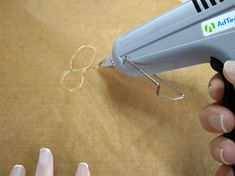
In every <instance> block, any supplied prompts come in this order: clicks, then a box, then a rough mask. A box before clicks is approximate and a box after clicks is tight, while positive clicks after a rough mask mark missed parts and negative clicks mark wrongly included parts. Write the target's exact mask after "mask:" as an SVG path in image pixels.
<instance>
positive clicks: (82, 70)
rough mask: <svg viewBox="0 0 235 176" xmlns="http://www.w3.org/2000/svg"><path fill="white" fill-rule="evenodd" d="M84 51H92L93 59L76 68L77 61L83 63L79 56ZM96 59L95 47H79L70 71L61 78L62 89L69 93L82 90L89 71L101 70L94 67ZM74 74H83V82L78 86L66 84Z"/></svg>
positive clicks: (73, 57)
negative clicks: (67, 79)
mask: <svg viewBox="0 0 235 176" xmlns="http://www.w3.org/2000/svg"><path fill="white" fill-rule="evenodd" d="M84 50H90V51H92V55H91V57H88V58H86V61H88V63H86V64H84V63H83V64H79V67H78V68H76V67H75V61H81V60H79V59H81V58H79V54H81V52H82V51H84ZM95 59H96V49H95V48H94V47H93V46H91V45H82V46H81V47H79V48H78V49H77V50H76V52H75V53H74V54H73V56H72V57H71V59H70V62H69V68H68V70H66V71H64V73H63V75H62V76H61V78H60V85H61V87H62V88H64V89H65V90H67V91H69V92H75V91H77V90H78V89H81V88H82V87H83V85H84V81H85V73H86V72H87V71H89V70H96V69H97V68H99V66H98V65H97V66H94V65H93V64H94V62H95ZM72 73H79V74H81V80H80V81H79V82H78V83H77V86H70V85H68V84H66V83H65V80H66V78H68V77H69V76H70V75H71V74H72Z"/></svg>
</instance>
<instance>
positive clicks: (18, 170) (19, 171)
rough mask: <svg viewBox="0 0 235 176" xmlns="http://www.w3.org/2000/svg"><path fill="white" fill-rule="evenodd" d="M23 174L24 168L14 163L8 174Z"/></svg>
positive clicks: (14, 175)
mask: <svg viewBox="0 0 235 176" xmlns="http://www.w3.org/2000/svg"><path fill="white" fill-rule="evenodd" d="M24 175H25V169H24V166H22V165H18V164H17V165H15V166H14V167H13V168H12V170H11V174H10V176H24Z"/></svg>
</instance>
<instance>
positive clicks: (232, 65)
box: [224, 61, 235, 78]
mask: <svg viewBox="0 0 235 176" xmlns="http://www.w3.org/2000/svg"><path fill="white" fill-rule="evenodd" d="M224 71H225V72H226V73H227V75H228V76H229V77H231V78H234V77H235V62H234V61H227V62H225V63H224Z"/></svg>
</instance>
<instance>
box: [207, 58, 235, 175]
mask: <svg viewBox="0 0 235 176" xmlns="http://www.w3.org/2000/svg"><path fill="white" fill-rule="evenodd" d="M211 67H212V68H213V69H214V70H215V71H217V72H218V73H220V74H221V76H222V78H223V81H224V97H223V100H222V105H223V106H224V107H226V108H228V109H229V110H231V111H232V112H233V113H234V114H235V89H234V86H233V85H232V84H231V83H230V82H228V80H227V79H226V78H225V77H224V75H223V67H224V64H223V63H222V62H221V61H219V60H218V59H215V58H212V59H211ZM224 137H226V138H229V139H231V140H232V141H234V142H235V129H233V131H232V132H230V133H226V134H224ZM233 172H234V173H235V165H233Z"/></svg>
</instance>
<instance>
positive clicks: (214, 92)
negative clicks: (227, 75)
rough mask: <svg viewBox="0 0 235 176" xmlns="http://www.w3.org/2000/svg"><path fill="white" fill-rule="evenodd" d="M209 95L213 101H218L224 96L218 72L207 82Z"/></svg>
mask: <svg viewBox="0 0 235 176" xmlns="http://www.w3.org/2000/svg"><path fill="white" fill-rule="evenodd" d="M208 92H209V95H210V96H211V98H213V99H214V100H215V101H220V100H221V99H222V98H223V96H224V82H223V80H222V78H221V76H220V75H219V74H216V75H215V76H214V77H213V78H212V79H211V80H210V83H209V88H208Z"/></svg>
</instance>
